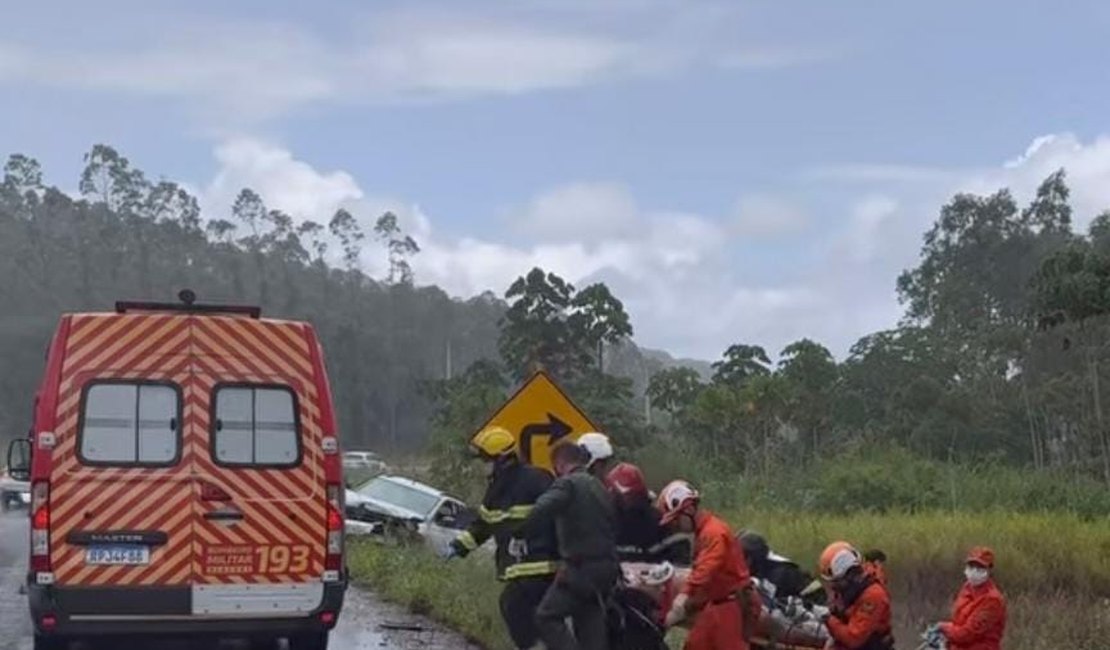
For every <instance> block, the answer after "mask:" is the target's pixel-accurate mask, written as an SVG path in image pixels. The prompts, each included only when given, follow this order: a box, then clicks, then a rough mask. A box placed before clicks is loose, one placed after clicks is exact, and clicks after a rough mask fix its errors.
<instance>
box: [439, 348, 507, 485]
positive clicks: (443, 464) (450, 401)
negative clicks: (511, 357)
mask: <svg viewBox="0 0 1110 650" xmlns="http://www.w3.org/2000/svg"><path fill="white" fill-rule="evenodd" d="M505 389H506V385H505V378H504V375H503V374H502V372H501V368H500V367H498V365H497V364H496V363H494V362H492V361H489V360H485V359H483V360H479V361H476V362H474V363H473V364H471V365H470V366H469V367H468V368H467V369H466V371H465V372H463V373H462V374H460V375H458V376H457V377H453V378H451V379H445V380H438V381H428V382H423V383H422V384H421V391H422V392H423V394H424V395H425V397H427V398H428V399H429V400H430V401H431V402H432V403H433V404H434V406H435V411H434V413H433V415H432V417H431V425H432V434H431V445H430V450H431V455H432V473H433V474H434V475H435V476H437V477H440V479H441V480H442V482H443V483H442V488H443V489H446V490H451V491H452V493H454V494H459V495H462V496H470V497H471V502H474V501H476V500H479V499H481V490H480V476H479V472H480V471H481V469H482V468H481V465H480V464H479V463H476V462H474V460H473V455H472V454H470V453H468V448H469V445H470V437H471V436H472V435H473V434H474V433H475V432H476V431H477V429H478V427H479V426H481V424H482V422H483V421H485V419H486V418H487V417H489V414H490V413H492V412H493V411H494V410H495V409H496V408H497V407H498V406H499V405H500V403H501V402H502V401H503V400H504V399H505Z"/></svg>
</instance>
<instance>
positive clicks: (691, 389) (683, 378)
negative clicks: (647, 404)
mask: <svg viewBox="0 0 1110 650" xmlns="http://www.w3.org/2000/svg"><path fill="white" fill-rule="evenodd" d="M703 388H705V385H704V384H702V381H701V376H700V375H698V373H697V371H696V370H694V369H693V368H686V367H678V368H667V369H666V370H661V371H659V372H657V373H655V374H654V375H652V376H651V380H650V382H649V383H648V391H647V394H648V397H649V398H650V399H651V404H652V406H655V407H657V408H660V409H662V410H664V411H666V412H668V413H670V414H671V415H672V416H679V415H681V414H682V413H684V412H685V411H686V410H687V409H688V408H690V406H691V405H692V404H693V403H694V401H695V400H696V399H697V398H698V395H699V394H700V393H701V391H702V389H703Z"/></svg>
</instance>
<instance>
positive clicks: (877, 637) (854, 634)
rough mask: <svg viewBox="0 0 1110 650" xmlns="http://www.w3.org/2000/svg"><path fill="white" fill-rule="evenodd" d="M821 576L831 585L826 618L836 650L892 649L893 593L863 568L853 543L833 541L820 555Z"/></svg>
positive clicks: (830, 642)
mask: <svg viewBox="0 0 1110 650" xmlns="http://www.w3.org/2000/svg"><path fill="white" fill-rule="evenodd" d="M818 564H819V568H820V573H821V579H822V580H824V581H825V582H826V583H827V584H828V585H829V586H830V588H831V591H832V596H833V597H832V603H831V607H830V614H829V616H828V618H827V619H826V621H825V625H826V626H827V627H828V628H829V636H831V637H832V638H831V639H830V641H829V645H828V646H826V647H829V648H835V649H836V650H893V648H894V635H893V632H892V628H891V611H890V595H889V594H888V593H887V590H886V587H885V586H883V584H882V583H881V582H879V581H878V580H877V579H875V577H874V576H872V575H871V574H870V573H868V572H867V571H865V570H864V567H863V558H862V557H861V556H860V554H859V551H857V550H856V549H855V548H854V547H852V545H851V544H848V543H847V542H834V543H833V544H830V545H829V546H828V548H826V549H825V552H824V553H822V554H821V559H820V561H819V563H818Z"/></svg>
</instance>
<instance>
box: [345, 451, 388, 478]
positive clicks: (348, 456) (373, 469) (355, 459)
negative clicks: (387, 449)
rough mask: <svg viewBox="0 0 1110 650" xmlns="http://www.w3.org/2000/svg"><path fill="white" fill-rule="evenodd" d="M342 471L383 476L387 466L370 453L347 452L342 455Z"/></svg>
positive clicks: (378, 457) (379, 458)
mask: <svg viewBox="0 0 1110 650" xmlns="http://www.w3.org/2000/svg"><path fill="white" fill-rule="evenodd" d="M343 469H345V470H350V471H354V472H360V471H362V472H370V473H377V474H384V473H386V472H388V471H389V466H388V465H386V463H385V461H384V460H382V457H381V456H379V455H377V454H376V453H374V452H372V451H348V452H344V454H343Z"/></svg>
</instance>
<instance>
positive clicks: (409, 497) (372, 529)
mask: <svg viewBox="0 0 1110 650" xmlns="http://www.w3.org/2000/svg"><path fill="white" fill-rule="evenodd" d="M346 496H347V505H346V508H347V532H348V534H351V535H359V534H375V533H381V532H383V531H384V529H385V528H386V527H387V526H401V527H408V528H410V529H411V530H413V531H414V532H416V533H417V534H418V535H419V536H420V537H422V538H423V539H424V541H425V542H426V543H427V544H428V545H429V546H430V547H431V548H432V549H433V550H435V551H436V552H441V551H443V550H444V549H445V548H446V547H447V544H449V543H450V542H451V540H453V539H455V537H457V536H458V535H459V533H460V532H461V531H462V530H463V529H465V528H466V527H467V526H469V525H470V523H471V522H472V521H474V519H475V517H476V514H475V513H474V511H473V510H471V509H470V507H469V506H467V505H466V504H465V503H463V502H462V501H460V500H459V499H456V498H454V497H452V496H449V495H447V494H445V493H444V492H442V491H441V490H437V489H436V488H434V487H431V486H430V485H425V484H424V483H420V482H419V481H414V480H412V479H408V478H403V477H400V476H378V477H375V478H372V479H370V480H369V481H367V482H365V483H363V484H362V485H359V486H358V487H355V488H353V489H349V490H347V494H346Z"/></svg>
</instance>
